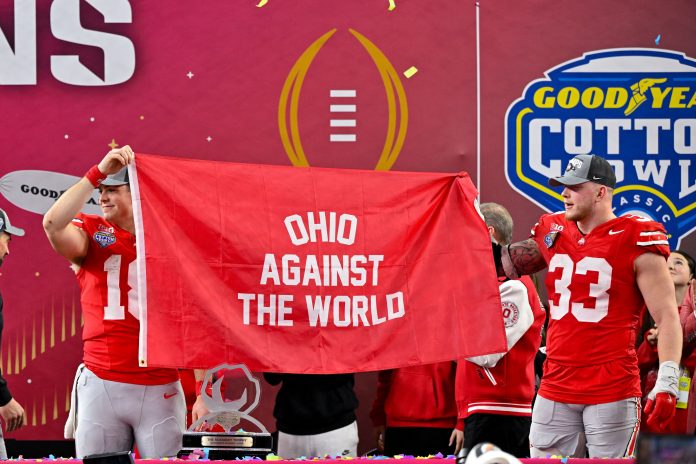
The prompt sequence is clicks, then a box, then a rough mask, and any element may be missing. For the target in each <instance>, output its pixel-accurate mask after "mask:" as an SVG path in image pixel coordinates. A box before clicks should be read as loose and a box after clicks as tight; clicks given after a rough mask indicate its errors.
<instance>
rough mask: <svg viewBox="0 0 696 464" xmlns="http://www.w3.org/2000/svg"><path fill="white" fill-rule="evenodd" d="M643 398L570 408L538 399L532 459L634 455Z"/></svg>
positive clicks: (569, 406)
mask: <svg viewBox="0 0 696 464" xmlns="http://www.w3.org/2000/svg"><path fill="white" fill-rule="evenodd" d="M639 426H640V398H627V399H625V400H619V401H614V402H612V403H600V404H567V403H557V402H555V401H551V400H547V399H546V398H542V397H541V396H537V398H536V401H535V403H534V410H533V411H532V428H531V430H530V432H529V444H530V446H531V449H530V452H531V457H533V458H543V457H546V455H547V454H552V455H560V456H570V457H573V458H584V457H585V448H586V447H587V451H588V453H589V457H590V458H622V457H631V456H633V455H634V454H635V443H636V438H637V435H638V428H639Z"/></svg>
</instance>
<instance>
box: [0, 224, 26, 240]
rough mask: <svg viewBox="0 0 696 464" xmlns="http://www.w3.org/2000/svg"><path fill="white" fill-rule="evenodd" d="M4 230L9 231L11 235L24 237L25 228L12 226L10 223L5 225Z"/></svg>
mask: <svg viewBox="0 0 696 464" xmlns="http://www.w3.org/2000/svg"><path fill="white" fill-rule="evenodd" d="M2 231H3V232H7V233H8V234H10V235H16V236H17V237H24V229H20V228H19V227H15V226H11V225H9V224H5V227H4V228H3V229H2Z"/></svg>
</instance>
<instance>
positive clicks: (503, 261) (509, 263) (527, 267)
mask: <svg viewBox="0 0 696 464" xmlns="http://www.w3.org/2000/svg"><path fill="white" fill-rule="evenodd" d="M493 255H494V258H495V266H496V271H497V272H498V276H499V277H508V278H510V279H516V278H518V277H520V276H523V275H530V274H534V273H535V272H539V271H541V270H543V269H545V268H546V261H545V260H544V257H543V255H542V254H541V250H539V245H537V243H536V242H535V241H534V239H531V238H528V239H527V240H524V241H522V242H516V243H513V244H511V245H504V246H500V245H498V244H494V245H493Z"/></svg>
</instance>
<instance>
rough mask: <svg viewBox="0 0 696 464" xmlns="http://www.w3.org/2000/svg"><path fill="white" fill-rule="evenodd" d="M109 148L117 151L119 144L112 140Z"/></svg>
mask: <svg viewBox="0 0 696 464" xmlns="http://www.w3.org/2000/svg"><path fill="white" fill-rule="evenodd" d="M107 146H109V147H111V149H112V150H115V149H116V148H118V143H116V139H113V138H112V139H111V143H109V144H108V145H107Z"/></svg>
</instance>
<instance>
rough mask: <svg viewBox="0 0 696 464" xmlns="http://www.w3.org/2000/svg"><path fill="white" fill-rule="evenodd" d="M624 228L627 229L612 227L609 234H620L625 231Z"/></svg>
mask: <svg viewBox="0 0 696 464" xmlns="http://www.w3.org/2000/svg"><path fill="white" fill-rule="evenodd" d="M624 230H625V229H622V230H611V229H609V235H616V234H620V233H621V232H623V231H624Z"/></svg>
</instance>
